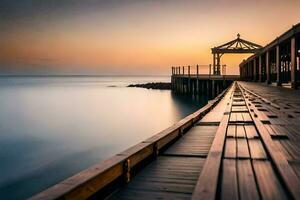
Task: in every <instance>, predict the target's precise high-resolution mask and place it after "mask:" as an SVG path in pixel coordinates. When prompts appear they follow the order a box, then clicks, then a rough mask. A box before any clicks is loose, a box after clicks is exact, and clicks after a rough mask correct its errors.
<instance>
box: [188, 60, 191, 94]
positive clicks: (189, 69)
mask: <svg viewBox="0 0 300 200" xmlns="http://www.w3.org/2000/svg"><path fill="white" fill-rule="evenodd" d="M188 93H191V66H188Z"/></svg>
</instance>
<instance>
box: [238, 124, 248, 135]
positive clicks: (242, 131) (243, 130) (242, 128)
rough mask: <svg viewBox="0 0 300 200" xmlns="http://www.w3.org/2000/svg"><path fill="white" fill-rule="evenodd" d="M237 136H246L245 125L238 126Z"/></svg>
mask: <svg viewBox="0 0 300 200" xmlns="http://www.w3.org/2000/svg"><path fill="white" fill-rule="evenodd" d="M236 137H238V138H245V137H246V132H245V129H244V126H243V125H237V126H236Z"/></svg>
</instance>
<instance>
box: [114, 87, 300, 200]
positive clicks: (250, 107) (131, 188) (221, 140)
mask: <svg viewBox="0 0 300 200" xmlns="http://www.w3.org/2000/svg"><path fill="white" fill-rule="evenodd" d="M244 88H245V89H244ZM246 89H249V90H250V91H248V90H246ZM251 90H254V91H253V92H255V93H258V94H259V93H265V92H266V91H264V90H268V91H269V90H271V91H269V93H268V96H266V99H267V98H270V99H271V101H274V100H275V102H277V103H279V105H280V106H282V105H281V103H283V102H281V100H283V99H281V100H279V99H276V97H278V96H279V95H278V93H276V92H272V91H273V90H272V89H269V87H264V86H261V87H258V86H257V85H253V84H248V83H239V84H236V85H234V86H233V87H232V88H231V89H230V90H229V91H228V92H227V94H226V95H225V96H224V98H223V99H222V100H221V101H220V103H219V104H218V105H217V106H216V107H215V108H214V109H213V110H212V111H210V112H209V113H208V114H207V115H205V116H204V117H203V118H202V119H201V120H200V121H199V122H198V123H196V124H195V126H194V127H193V128H191V129H190V130H189V131H188V132H187V133H186V134H185V135H184V136H183V137H182V138H181V139H179V140H178V141H177V142H175V143H174V144H173V145H172V146H170V147H169V148H168V149H167V150H166V151H164V152H163V153H162V154H161V155H160V156H159V157H158V158H157V159H156V160H155V161H154V162H152V163H151V164H150V165H148V166H147V167H146V168H145V169H143V170H142V171H141V172H140V173H139V174H138V175H137V176H136V177H135V178H133V180H132V181H131V182H130V183H129V184H128V185H126V186H125V187H123V188H122V189H121V190H119V191H118V192H117V193H115V194H114V195H113V196H112V199H191V198H193V199H290V198H295V199H296V198H300V196H299V195H300V193H299V191H298V190H299V189H300V182H299V180H300V179H299V172H300V167H299V164H300V162H299V161H300V160H299V153H300V149H299V142H298V141H299V139H300V130H299V126H298V125H297V124H300V123H299V120H300V118H299V113H298V111H299V110H300V109H299V108H300V107H299V106H300V104H299V103H300V100H299V97H300V95H299V96H298V93H297V95H296V93H295V92H294V91H287V93H290V95H291V96H293V98H292V97H290V98H289V99H288V100H285V102H286V103H287V106H286V108H284V109H286V110H288V111H286V112H285V113H282V111H281V110H279V109H277V108H276V105H275V104H274V105H273V103H272V104H270V103H269V102H268V101H264V100H262V99H261V98H260V96H257V95H256V94H254V93H252V92H251ZM279 94H280V92H279ZM287 107H289V108H287ZM285 115H286V116H285ZM290 115H291V116H294V117H292V118H291V117H290ZM290 119H292V120H290ZM293 125H295V126H293Z"/></svg>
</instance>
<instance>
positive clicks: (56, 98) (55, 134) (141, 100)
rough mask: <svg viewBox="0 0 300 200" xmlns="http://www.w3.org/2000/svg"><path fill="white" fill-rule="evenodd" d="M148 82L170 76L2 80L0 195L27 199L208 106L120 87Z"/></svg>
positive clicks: (167, 79) (200, 101)
mask: <svg viewBox="0 0 300 200" xmlns="http://www.w3.org/2000/svg"><path fill="white" fill-rule="evenodd" d="M151 81H169V77H80V78H78V77H75V78H74V77H73V78H70V77H59V78H58V77H56V78H54V77H51V78H49V77H48V78H47V77H43V78H37V77H36V78H28V77H27V78H20V77H19V78H0V110H1V112H0V148H1V149H0V162H1V165H0V171H1V179H0V196H1V197H4V199H23V198H26V197H28V196H31V195H32V194H34V193H36V192H39V191H41V190H43V189H45V188H47V187H49V186H51V185H53V184H55V183H57V182H59V181H61V180H63V179H65V178H67V177H69V176H71V175H73V174H74V173H77V172H79V171H81V170H83V169H85V168H87V167H89V166H91V165H92V164H95V163H97V162H99V161H101V160H103V159H106V158H109V157H110V156H112V155H114V154H116V153H118V152H120V151H122V150H124V149H126V148H128V147H129V146H132V145H134V144H136V143H138V142H141V141H142V140H144V139H146V138H148V137H150V136H152V135H153V134H155V133H157V132H159V131H161V130H163V129H165V128H167V127H168V126H170V125H172V124H173V123H175V122H176V121H178V120H180V119H181V118H183V117H184V116H186V115H188V114H190V113H192V112H193V111H195V110H197V109H198V108H200V107H201V106H203V105H204V104H205V103H206V101H207V99H205V98H201V100H196V99H192V98H190V97H185V96H176V95H175V94H172V93H171V91H165V90H163V91H161V90H147V89H142V88H127V87H125V86H126V85H128V84H129V83H145V82H151ZM109 86H115V87H109Z"/></svg>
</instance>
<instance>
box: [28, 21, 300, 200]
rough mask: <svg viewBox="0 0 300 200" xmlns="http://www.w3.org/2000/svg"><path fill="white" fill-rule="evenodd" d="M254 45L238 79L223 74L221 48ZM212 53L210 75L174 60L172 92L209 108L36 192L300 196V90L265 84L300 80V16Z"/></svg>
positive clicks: (49, 195)
mask: <svg viewBox="0 0 300 200" xmlns="http://www.w3.org/2000/svg"><path fill="white" fill-rule="evenodd" d="M249 52H252V53H255V54H254V55H253V56H251V57H250V58H248V59H247V60H244V61H243V62H242V63H241V64H240V74H241V77H239V76H232V75H226V73H223V70H222V73H221V63H220V58H221V56H222V55H223V54H224V53H249ZM212 53H213V74H211V65H210V66H209V70H207V71H209V73H208V74H206V75H204V74H203V73H201V74H200V73H199V66H198V65H197V66H195V67H196V73H193V74H192V73H191V66H187V67H184V66H181V67H172V76H171V82H172V90H173V91H174V92H175V93H179V94H192V95H207V96H208V97H209V99H212V100H210V101H209V102H208V104H207V105H206V106H204V107H203V108H201V109H199V110H198V111H196V112H195V113H193V114H191V115H189V116H187V117H185V118H184V119H182V120H180V121H179V122H177V123H175V124H174V125H172V126H171V127H169V128H167V129H165V130H163V131H162V132H160V133H158V134H156V135H154V136H153V137H151V138H149V139H147V140H145V141H143V142H141V143H139V144H137V145H135V146H133V147H131V148H129V149H127V150H125V151H123V152H121V153H119V154H117V155H115V156H113V157H112V158H110V159H108V160H105V161H103V162H100V163H99V164H96V165H94V166H92V167H90V168H88V169H86V170H84V171H82V172H80V173H78V174H76V175H74V176H72V177H70V178H68V179H66V180H64V181H62V182H61V183H58V184H56V185H54V186H53V187H51V188H49V189H47V190H45V191H43V192H41V193H39V194H37V195H35V196H33V197H32V198H31V200H52V199H127V200H130V199H132V200H135V199H144V200H146V199H193V200H198V199H200V200H215V199H249V200H253V199H267V200H269V199H270V200H274V199H299V198H300V143H299V140H300V91H299V90H294V89H287V88H283V87H273V86H270V85H268V84H269V83H271V82H274V83H276V85H278V86H281V85H283V86H284V85H285V84H289V85H290V87H291V88H295V89H296V88H297V86H299V80H300V73H299V72H300V58H299V57H300V24H298V25H296V26H293V28H292V29H290V30H288V31H287V32H286V33H284V34H283V35H281V36H280V37H278V38H277V39H276V40H274V41H273V42H271V43H270V44H268V45H267V46H266V47H262V46H260V45H257V44H255V43H253V42H249V41H246V40H243V39H241V38H240V35H239V34H238V37H237V39H235V40H232V41H230V42H227V43H225V44H223V45H220V46H218V47H214V48H212ZM222 66H224V65H222ZM185 69H187V73H185ZM240 79H241V80H244V81H245V80H246V81H251V82H242V81H240ZM263 82H265V83H263ZM266 83H267V84H266ZM141 134H142V133H141Z"/></svg>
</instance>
